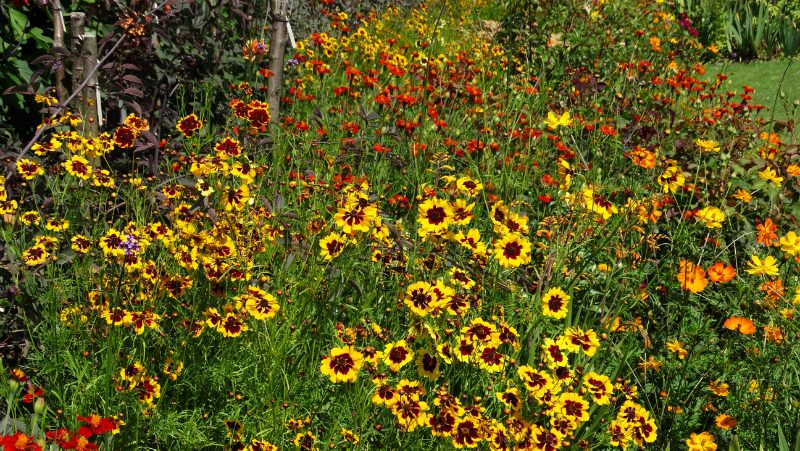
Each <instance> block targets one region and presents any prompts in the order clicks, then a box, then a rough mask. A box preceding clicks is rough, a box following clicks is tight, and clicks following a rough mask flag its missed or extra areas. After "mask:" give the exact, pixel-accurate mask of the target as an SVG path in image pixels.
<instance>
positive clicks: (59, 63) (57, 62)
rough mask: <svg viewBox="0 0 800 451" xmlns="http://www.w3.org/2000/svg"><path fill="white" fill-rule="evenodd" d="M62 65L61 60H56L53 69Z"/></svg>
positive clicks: (57, 68)
mask: <svg viewBox="0 0 800 451" xmlns="http://www.w3.org/2000/svg"><path fill="white" fill-rule="evenodd" d="M62 67H64V65H63V64H61V61H56V62H55V63H53V70H59V69H61V68H62Z"/></svg>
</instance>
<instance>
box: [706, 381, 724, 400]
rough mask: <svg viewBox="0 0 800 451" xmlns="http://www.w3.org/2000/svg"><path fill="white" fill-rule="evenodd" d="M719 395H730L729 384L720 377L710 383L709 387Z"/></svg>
mask: <svg viewBox="0 0 800 451" xmlns="http://www.w3.org/2000/svg"><path fill="white" fill-rule="evenodd" d="M707 388H708V389H709V390H711V391H712V392H713V393H714V394H715V395H717V396H723V397H724V396H728V393H729V392H728V384H725V383H723V382H722V381H720V380H719V379H717V380H715V381H713V382H711V383H709V384H708V387H707Z"/></svg>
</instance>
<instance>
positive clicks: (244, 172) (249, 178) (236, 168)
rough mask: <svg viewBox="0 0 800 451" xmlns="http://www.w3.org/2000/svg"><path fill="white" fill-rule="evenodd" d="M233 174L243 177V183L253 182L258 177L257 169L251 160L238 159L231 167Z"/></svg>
mask: <svg viewBox="0 0 800 451" xmlns="http://www.w3.org/2000/svg"><path fill="white" fill-rule="evenodd" d="M230 171H231V174H233V175H234V176H236V177H239V178H240V179H242V183H244V184H248V183H253V180H255V178H256V169H255V168H254V167H253V166H251V165H250V163H249V162H247V161H245V162H241V161H237V162H236V163H234V164H232V165H231V167H230Z"/></svg>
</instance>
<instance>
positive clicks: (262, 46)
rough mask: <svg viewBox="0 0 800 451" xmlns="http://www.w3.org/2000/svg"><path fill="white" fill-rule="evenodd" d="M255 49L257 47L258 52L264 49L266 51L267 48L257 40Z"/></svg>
mask: <svg viewBox="0 0 800 451" xmlns="http://www.w3.org/2000/svg"><path fill="white" fill-rule="evenodd" d="M256 49H257V50H258V51H259V52H264V51H266V50H267V46H266V45H264V44H262V43H260V42H259V43H258V46H257V47H256Z"/></svg>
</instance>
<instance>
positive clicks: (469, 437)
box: [452, 417, 483, 449]
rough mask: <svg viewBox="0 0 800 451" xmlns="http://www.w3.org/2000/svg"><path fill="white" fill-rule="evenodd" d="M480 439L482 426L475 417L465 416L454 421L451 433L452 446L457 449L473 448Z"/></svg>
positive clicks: (481, 437)
mask: <svg viewBox="0 0 800 451" xmlns="http://www.w3.org/2000/svg"><path fill="white" fill-rule="evenodd" d="M482 440H483V431H482V427H481V425H480V422H478V421H477V420H476V419H474V418H471V417H467V418H464V419H462V420H460V421H458V423H456V425H455V428H454V430H453V433H452V443H453V446H454V447H456V448H458V449H462V448H475V447H477V446H478V443H480V442H481V441H482Z"/></svg>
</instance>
